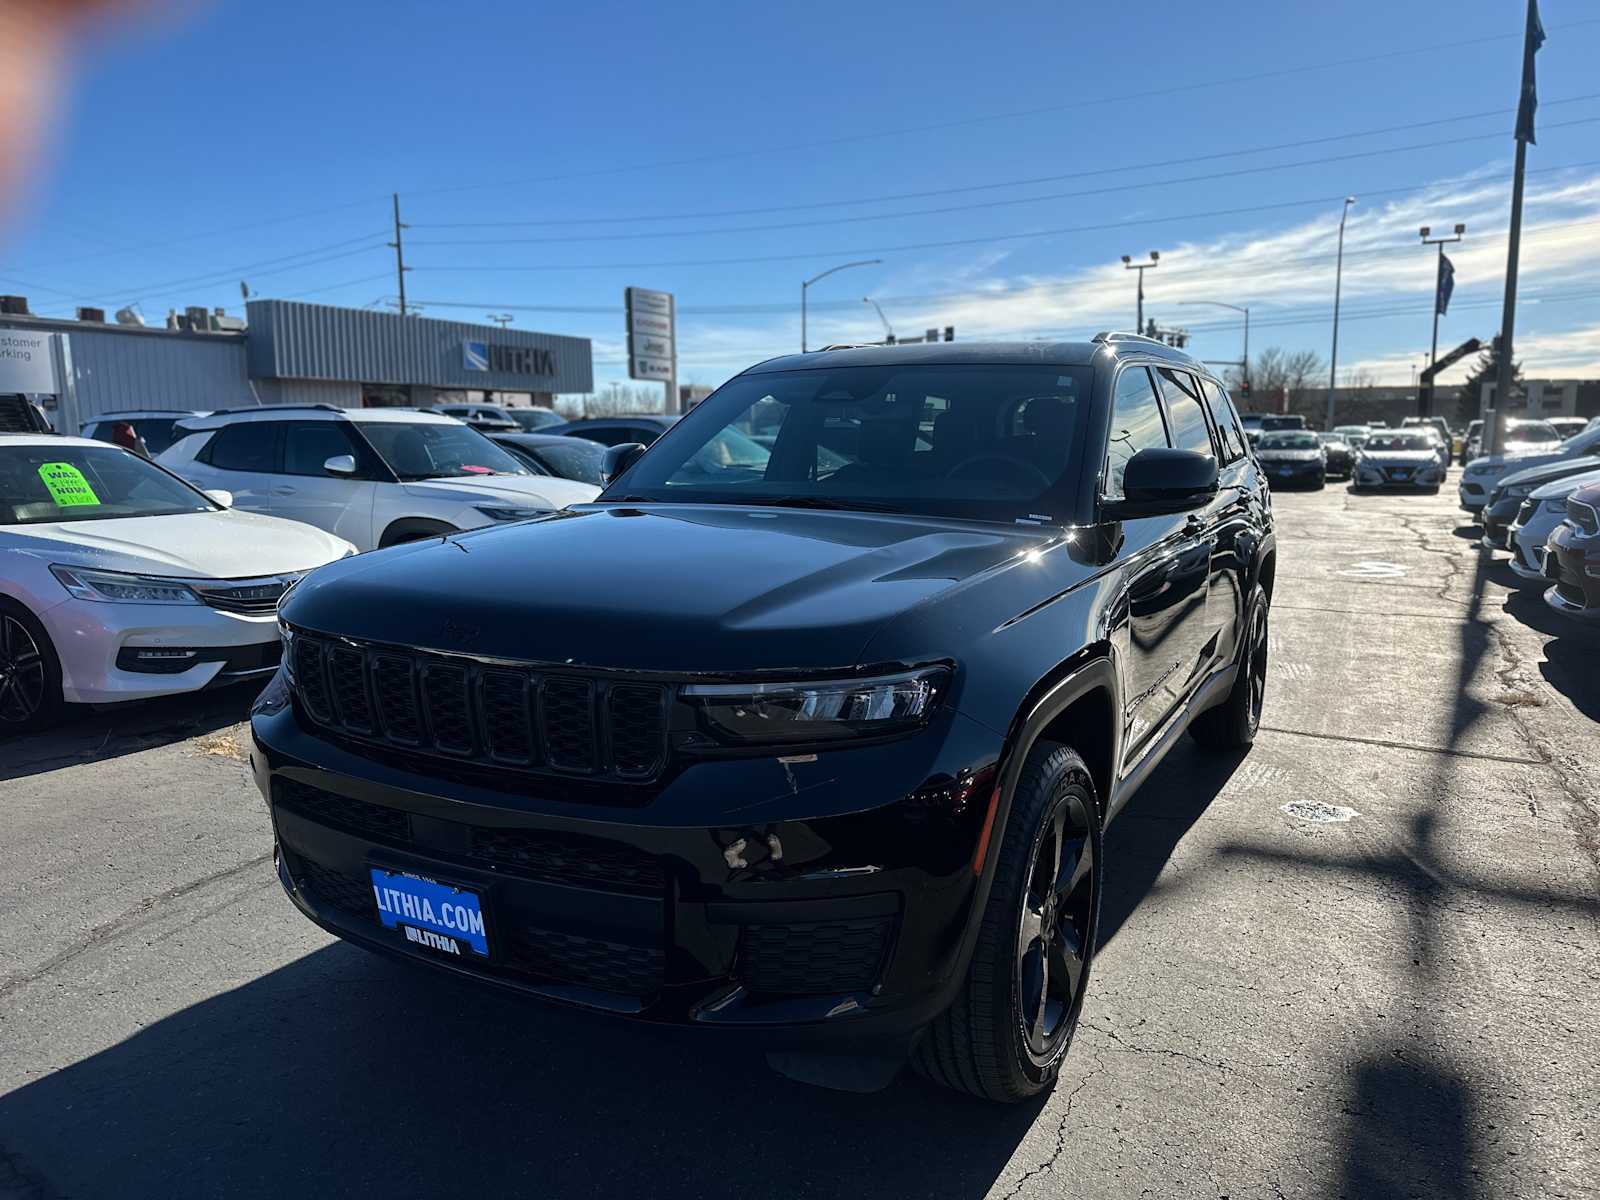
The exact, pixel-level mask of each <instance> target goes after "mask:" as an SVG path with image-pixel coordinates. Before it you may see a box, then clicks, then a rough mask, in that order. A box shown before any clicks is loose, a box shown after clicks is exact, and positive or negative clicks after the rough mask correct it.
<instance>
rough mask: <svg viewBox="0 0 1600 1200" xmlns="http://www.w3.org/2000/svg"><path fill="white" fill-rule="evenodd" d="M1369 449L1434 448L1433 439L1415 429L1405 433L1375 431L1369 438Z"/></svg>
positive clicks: (1367, 446) (1367, 445)
mask: <svg viewBox="0 0 1600 1200" xmlns="http://www.w3.org/2000/svg"><path fill="white" fill-rule="evenodd" d="M1365 449H1367V450H1432V449H1433V441H1432V439H1431V438H1429V437H1428V436H1427V435H1426V434H1423V433H1420V432H1417V431H1415V430H1410V429H1408V430H1406V431H1405V432H1404V433H1375V434H1373V435H1372V436H1371V437H1369V438H1368V439H1367V444H1366V446H1365Z"/></svg>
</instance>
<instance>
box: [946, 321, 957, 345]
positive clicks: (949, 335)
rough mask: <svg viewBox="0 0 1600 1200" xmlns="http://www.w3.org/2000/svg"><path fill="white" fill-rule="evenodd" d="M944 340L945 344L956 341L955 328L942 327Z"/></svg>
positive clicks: (952, 326)
mask: <svg viewBox="0 0 1600 1200" xmlns="http://www.w3.org/2000/svg"><path fill="white" fill-rule="evenodd" d="M944 340H945V341H947V342H953V341H955V340H956V327H955V326H954V325H946V326H945V327H944Z"/></svg>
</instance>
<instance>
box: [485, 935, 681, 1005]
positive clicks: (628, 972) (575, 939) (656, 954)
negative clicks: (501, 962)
mask: <svg viewBox="0 0 1600 1200" xmlns="http://www.w3.org/2000/svg"><path fill="white" fill-rule="evenodd" d="M510 942H511V956H510V959H509V961H508V962H507V964H506V965H507V966H509V967H512V968H513V969H515V970H520V971H528V972H530V973H531V974H534V975H540V976H543V977H544V978H546V979H552V980H557V981H560V982H563V983H576V984H580V985H581V986H583V987H592V988H597V989H599V990H600V991H603V992H621V993H623V994H625V995H630V996H648V995H650V994H651V993H653V992H656V991H659V990H660V988H661V983H662V975H663V971H664V968H665V964H666V956H665V955H664V954H663V953H662V952H661V951H660V950H655V949H651V948H649V947H647V946H628V945H624V944H622V943H620V942H605V941H601V940H600V939H598V938H590V937H581V936H579V935H578V934H574V933H558V932H556V931H554V930H550V929H536V928H533V927H531V926H530V927H527V928H523V929H518V930H515V931H513V933H512V934H511V938H510Z"/></svg>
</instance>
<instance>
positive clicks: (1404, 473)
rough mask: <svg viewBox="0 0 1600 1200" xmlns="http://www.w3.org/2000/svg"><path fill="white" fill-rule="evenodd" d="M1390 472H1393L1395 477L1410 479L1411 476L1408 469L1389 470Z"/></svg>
mask: <svg viewBox="0 0 1600 1200" xmlns="http://www.w3.org/2000/svg"><path fill="white" fill-rule="evenodd" d="M1391 474H1393V475H1394V477H1395V478H1396V479H1410V478H1411V472H1410V471H1394V472H1391Z"/></svg>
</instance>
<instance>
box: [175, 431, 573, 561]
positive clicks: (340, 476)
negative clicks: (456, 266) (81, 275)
mask: <svg viewBox="0 0 1600 1200" xmlns="http://www.w3.org/2000/svg"><path fill="white" fill-rule="evenodd" d="M179 431H180V433H181V434H182V435H183V436H181V437H179V439H178V440H177V441H176V442H174V443H173V444H172V446H171V447H170V448H169V449H168V450H166V451H165V452H164V453H163V454H162V455H161V456H160V458H159V459H158V461H159V462H160V463H161V465H162V466H164V467H167V468H168V469H169V470H172V471H175V472H176V473H177V474H179V475H181V476H183V477H184V478H185V479H187V480H189V481H190V482H191V483H193V484H194V485H195V486H197V487H200V488H222V489H226V490H227V491H229V492H231V493H233V503H234V505H235V506H236V507H238V508H243V509H247V510H249V511H251V512H260V513H269V514H271V515H272V516H275V517H288V518H289V519H291V520H295V521H304V522H305V523H306V524H308V525H315V526H317V527H318V528H319V529H326V530H327V531H328V532H329V533H334V534H337V535H338V536H340V537H342V538H344V539H345V540H346V541H348V542H351V543H353V544H354V545H355V546H356V547H357V548H358V549H360V550H372V549H375V548H376V547H379V546H392V545H395V544H397V543H399V542H409V541H415V540H417V539H418V538H425V537H437V536H438V535H440V534H443V533H453V532H455V531H456V530H460V529H474V528H477V527H479V526H482V525H492V524H494V523H495V522H496V521H521V520H526V519H528V518H530V517H536V516H542V515H543V514H545V513H548V512H552V511H554V510H555V509H558V508H565V507H566V506H567V505H569V504H580V503H583V502H585V501H589V500H593V499H594V498H595V497H596V496H597V495H599V493H600V489H599V488H597V487H595V486H594V485H593V484H588V483H578V482H576V481H575V480H570V479H555V478H552V477H550V476H548V475H535V474H533V473H532V472H530V471H529V470H528V468H527V467H525V466H523V465H522V463H520V462H519V461H518V460H517V459H515V458H513V457H512V456H511V455H509V454H507V453H506V452H505V451H504V450H502V449H500V447H498V446H496V445H495V444H494V443H493V442H491V441H490V440H489V439H488V438H486V437H484V436H483V435H482V434H481V433H479V432H477V431H476V430H474V429H469V428H467V426H465V425H463V424H462V423H461V422H460V421H457V420H455V419H454V418H453V417H446V416H441V415H439V414H438V413H423V412H413V411H411V410H409V409H383V408H334V407H332V406H330V405H321V404H316V405H305V406H295V405H280V406H269V407H266V408H259V409H245V410H242V411H239V412H222V413H215V414H213V415H212V416H209V417H201V418H198V419H196V420H192V421H185V422H183V423H182V425H180V426H179Z"/></svg>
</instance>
